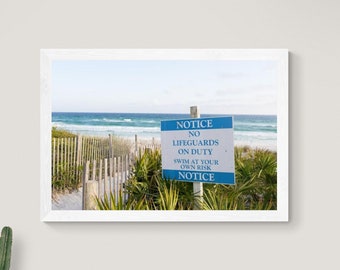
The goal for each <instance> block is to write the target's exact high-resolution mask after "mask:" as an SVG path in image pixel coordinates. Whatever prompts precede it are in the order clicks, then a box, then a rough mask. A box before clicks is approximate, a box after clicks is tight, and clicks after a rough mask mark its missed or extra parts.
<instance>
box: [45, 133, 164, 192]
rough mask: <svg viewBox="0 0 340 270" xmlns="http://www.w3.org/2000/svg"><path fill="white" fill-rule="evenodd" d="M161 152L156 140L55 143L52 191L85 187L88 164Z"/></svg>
mask: <svg viewBox="0 0 340 270" xmlns="http://www.w3.org/2000/svg"><path fill="white" fill-rule="evenodd" d="M149 148H151V149H155V148H160V145H159V144H157V143H156V142H155V141H154V139H153V140H152V141H151V143H149V144H147V143H145V142H142V141H141V142H139V141H138V140H137V136H135V141H134V142H133V141H129V140H126V139H123V138H119V137H114V136H111V135H109V136H108V137H89V136H80V135H79V136H77V137H73V138H53V139H52V151H51V153H52V158H51V160H52V164H51V170H52V189H53V190H65V189H66V188H77V187H79V186H81V184H82V175H83V170H84V164H85V163H86V162H87V161H90V162H93V161H94V160H98V161H99V160H103V159H110V158H118V157H122V156H125V155H128V154H129V155H130V154H131V153H133V154H132V155H131V157H130V158H131V159H133V158H134V157H135V156H137V155H138V153H139V152H144V151H145V149H149Z"/></svg>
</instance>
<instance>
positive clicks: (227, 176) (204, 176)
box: [162, 170, 235, 185]
mask: <svg viewBox="0 0 340 270" xmlns="http://www.w3.org/2000/svg"><path fill="white" fill-rule="evenodd" d="M162 175H163V178H165V179H169V180H178V181H183V182H202V183H205V184H229V185H235V174H234V173H231V172H211V171H180V170H162Z"/></svg>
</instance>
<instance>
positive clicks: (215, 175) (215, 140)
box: [161, 106, 235, 201]
mask: <svg viewBox="0 0 340 270" xmlns="http://www.w3.org/2000/svg"><path fill="white" fill-rule="evenodd" d="M190 114H191V117H192V118H189V119H180V120H167V121H162V122H161V145H162V173H163V177H164V178H167V179H176V180H178V181H186V182H193V183H194V193H195V195H197V198H199V201H202V200H203V183H211V184H235V161H234V129H233V117H231V116H224V117H210V118H200V117H199V116H200V114H199V112H198V109H197V107H196V106H194V107H191V108H190Z"/></svg>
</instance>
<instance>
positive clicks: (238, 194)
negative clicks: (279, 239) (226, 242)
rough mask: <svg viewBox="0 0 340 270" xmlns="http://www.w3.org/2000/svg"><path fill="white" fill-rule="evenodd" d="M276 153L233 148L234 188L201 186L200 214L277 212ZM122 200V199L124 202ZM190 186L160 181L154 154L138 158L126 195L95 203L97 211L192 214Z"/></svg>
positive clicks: (159, 169) (159, 165) (154, 152)
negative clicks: (178, 211)
mask: <svg viewBox="0 0 340 270" xmlns="http://www.w3.org/2000/svg"><path fill="white" fill-rule="evenodd" d="M276 167H277V161H276V153H274V152H270V151H267V150H261V149H250V148H235V174H236V184H235V185H219V184H205V185H204V198H203V203H202V209H204V210H275V209H276V208H277V202H276V201H277V179H276V178H277V172H276ZM124 198H125V199H124ZM194 198H195V196H194V194H193V186H192V183H188V182H180V181H175V180H170V179H164V178H162V175H161V154H160V152H159V151H158V150H155V151H146V152H144V153H143V154H140V155H139V157H138V158H137V160H136V163H135V166H134V168H133V173H132V175H131V177H130V179H129V180H128V181H127V182H126V193H124V194H123V193H122V192H121V193H119V194H118V195H113V194H111V195H109V196H106V197H104V199H102V200H99V199H97V204H98V208H99V209H101V210H192V209H194V202H195V200H194Z"/></svg>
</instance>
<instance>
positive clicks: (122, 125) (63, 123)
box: [52, 112, 277, 151]
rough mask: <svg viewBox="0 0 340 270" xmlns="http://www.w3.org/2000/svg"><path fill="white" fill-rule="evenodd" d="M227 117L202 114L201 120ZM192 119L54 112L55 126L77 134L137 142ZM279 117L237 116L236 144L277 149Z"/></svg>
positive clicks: (147, 115)
mask: <svg viewBox="0 0 340 270" xmlns="http://www.w3.org/2000/svg"><path fill="white" fill-rule="evenodd" d="M219 116H226V115H211V114H201V117H219ZM187 118H190V115H188V114H154V113H74V112H72V113H71V112H52V126H53V127H57V128H60V129H65V130H68V131H71V132H74V133H76V134H81V135H91V136H108V134H113V135H116V136H122V137H127V138H131V139H133V138H134V137H135V134H137V136H138V138H141V139H152V138H154V139H156V140H160V135H161V131H160V123H161V121H162V120H175V119H187ZM276 141H277V117H276V115H234V143H235V145H248V146H251V147H259V148H266V149H270V150H274V151H276V149H277V143H276Z"/></svg>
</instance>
